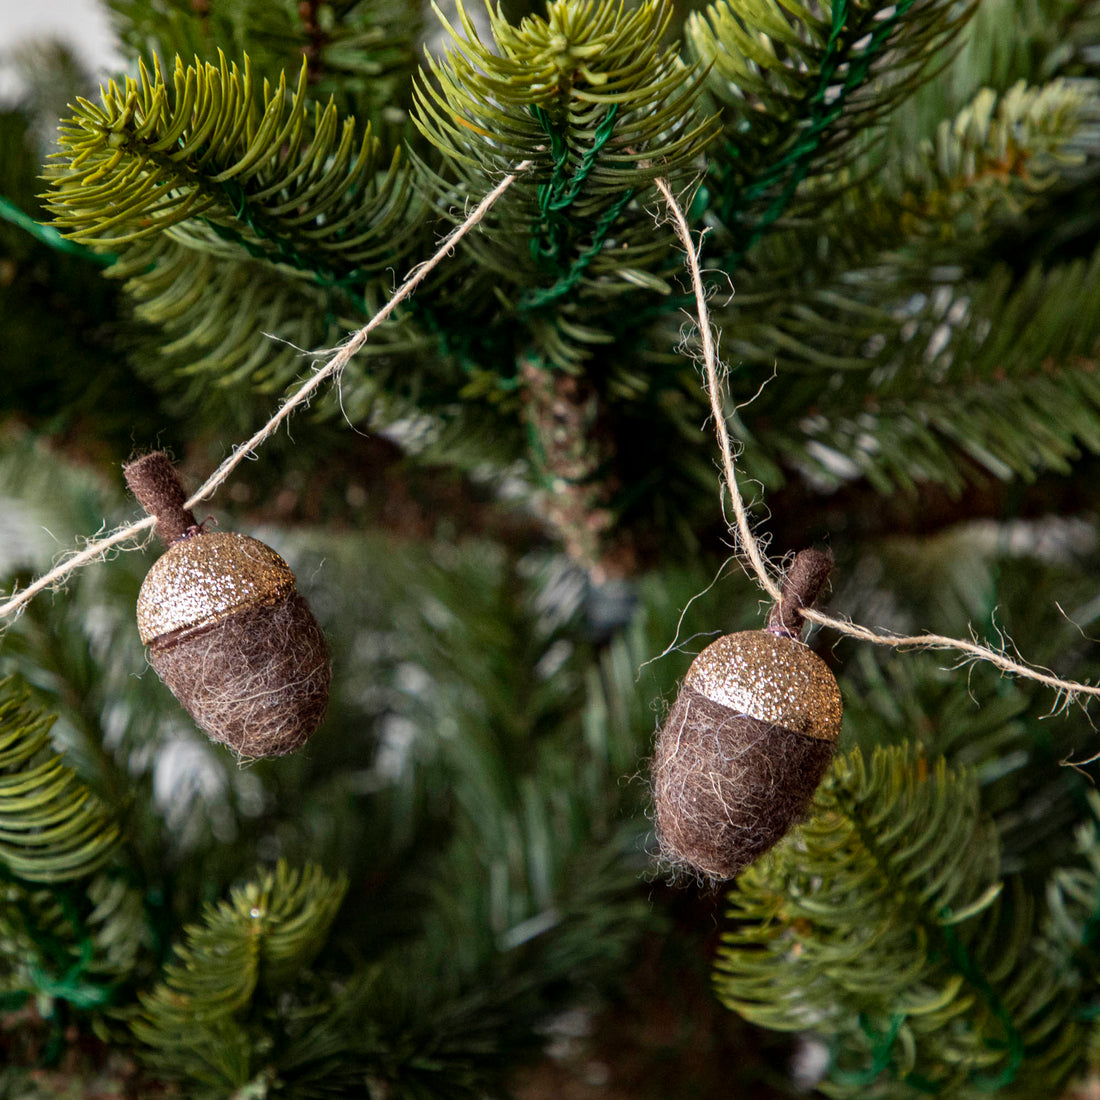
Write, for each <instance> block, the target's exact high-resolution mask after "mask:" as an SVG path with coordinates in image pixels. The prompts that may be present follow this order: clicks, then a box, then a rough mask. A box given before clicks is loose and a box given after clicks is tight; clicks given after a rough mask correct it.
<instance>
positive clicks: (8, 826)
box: [0, 678, 121, 883]
mask: <svg viewBox="0 0 1100 1100" xmlns="http://www.w3.org/2000/svg"><path fill="white" fill-rule="evenodd" d="M53 722H54V719H53V718H52V717H49V716H47V715H44V714H42V713H40V712H37V711H34V710H32V709H31V708H30V707H29V705H28V697H27V695H26V694H25V693H20V692H19V691H18V689H17V688H16V686H15V684H14V681H13V680H12V679H11V678H8V679H5V680H3V681H0V865H2V866H3V867H5V868H7V870H8V871H9V872H10V873H11V874H13V875H15V876H16V877H17V878H19V879H21V880H22V881H24V882H41V883H49V882H66V881H71V880H73V879H79V878H82V877H84V876H86V875H90V874H91V873H92V872H93V871H95V870H97V869H98V868H99V867H101V866H103V864H104V863H105V862H106V861H107V860H108V859H110V858H111V855H112V854H113V853H114V851H115V849H116V848H117V846H118V844H119V842H120V840H121V829H120V827H119V823H118V821H117V820H116V819H115V816H114V814H113V813H111V811H110V810H109V808H108V807H107V806H105V805H104V804H103V803H102V802H101V801H100V799H98V798H97V797H96V796H95V795H94V794H93V793H92V792H91V791H90V790H89V789H88V788H87V787H86V786H85V785H84V784H83V782H82V781H81V780H80V778H79V777H78V776H77V775H76V773H75V772H74V771H73V769H72V768H70V767H69V766H68V765H66V764H65V763H64V762H63V760H62V758H61V756H60V754H59V753H58V752H57V750H56V749H54V748H53V746H52V745H51V744H50V737H49V730H50V727H51V726H52V725H53Z"/></svg>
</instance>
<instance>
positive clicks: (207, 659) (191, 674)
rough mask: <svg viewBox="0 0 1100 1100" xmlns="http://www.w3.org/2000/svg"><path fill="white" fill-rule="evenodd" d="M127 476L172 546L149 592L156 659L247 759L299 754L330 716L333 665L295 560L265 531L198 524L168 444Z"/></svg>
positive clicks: (216, 732)
mask: <svg viewBox="0 0 1100 1100" xmlns="http://www.w3.org/2000/svg"><path fill="white" fill-rule="evenodd" d="M125 475H126V482H127V484H128V485H129V486H130V490H131V492H133V494H134V496H135V497H137V499H138V501H139V502H140V503H141V505H142V507H143V508H144V509H145V510H146V511H147V512H148V513H149V514H150V515H153V516H155V517H156V520H157V534H158V535H159V536H160V538H161V539H162V541H163V542H164V543H165V544H166V546H167V547H168V549H167V550H166V551H165V552H164V554H162V555H161V556H160V557H159V558H158V559H157V560H156V561H155V562H154V563H153V567H152V568H151V569H150V570H149V572H148V574H146V577H145V580H144V581H143V582H142V585H141V590H140V591H139V593H138V601H137V620H138V632H139V633H140V635H141V640H142V642H144V643H145V644H146V645H147V646H148V647H149V663H150V664H151V665H152V666H153V668H154V669H155V670H156V673H157V675H158V676H159V677H160V678H161V679H162V680H163V681H164V683H165V684H166V685H167V687H168V688H169V690H170V691H171V692H172V694H173V695H174V696H175V697H176V698H177V699H178V700H179V701H180V703H182V704H183V706H184V709H185V710H187V712H188V713H189V714H190V715H191V717H192V718H194V720H195V721H196V722H197V723H198V724H199V726H201V727H202V729H204V730H205V731H206V732H207V733H208V734H209V735H210V736H211V737H212V738H213V739H214V740H215V741H220V742H221V743H222V744H224V745H228V746H229V747H230V748H231V749H234V750H235V751H236V752H237V753H238V754H239V755H240V756H242V757H262V756H283V755H285V754H286V753H289V752H293V751H294V750H295V749H297V748H298V747H300V746H301V745H302V744H303V743H304V742H305V741H306V739H307V738H308V737H309V736H310V734H312V733H313V732H314V730H316V729H317V727H318V726H319V725H320V723H321V719H322V718H323V717H324V713H325V708H326V707H327V705H328V690H329V681H330V680H331V678H332V670H331V669H330V667H329V661H328V650H327V648H326V646H325V639H324V635H323V634H322V633H321V628H320V627H319V626H318V625H317V620H316V619H314V617H313V613H312V612H311V611H310V609H309V605H308V604H307V603H306V601H305V600H304V599H303V598H302V597H301V596H299V595H298V593H297V592H296V591H295V587H294V574H293V573H292V572H291V569H290V566H289V565H287V563H286V562H285V561H283V559H282V558H281V557H280V556H279V555H278V554H276V553H275V551H274V550H272V549H271V547H269V546H267V545H265V544H264V543H262V542H260V541H259V540H258V539H254V538H249V537H248V536H247V535H238V534H235V533H234V532H232V531H205V530H203V529H202V528H201V527H200V526H199V525H197V524H196V523H195V517H194V515H193V514H192V513H191V512H189V511H188V510H187V509H186V508H185V507H184V502H185V500H186V497H185V495H184V492H183V488H182V486H181V485H180V483H179V479H178V478H177V476H176V471H175V469H174V468H173V466H172V463H171V461H170V460H169V459H168V456H167V455H165V454H164V453H163V452H161V451H157V452H154V453H153V454H149V455H145V456H144V457H143V458H140V459H138V460H137V461H135V462H132V463H130V464H129V465H127V466H126V467H125Z"/></svg>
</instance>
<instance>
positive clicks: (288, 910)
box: [131, 861, 347, 1095]
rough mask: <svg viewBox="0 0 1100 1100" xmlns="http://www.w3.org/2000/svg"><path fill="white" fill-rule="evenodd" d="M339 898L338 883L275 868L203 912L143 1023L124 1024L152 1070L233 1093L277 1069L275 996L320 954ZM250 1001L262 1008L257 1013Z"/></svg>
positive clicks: (144, 997)
mask: <svg viewBox="0 0 1100 1100" xmlns="http://www.w3.org/2000/svg"><path fill="white" fill-rule="evenodd" d="M346 889H347V881H346V879H345V878H344V877H343V876H337V877H329V876H328V875H326V874H325V873H324V872H323V871H321V869H320V868H319V867H316V866H313V865H306V866H305V867H303V868H302V869H301V870H295V869H292V868H290V867H288V866H287V864H286V863H285V862H282V861H280V862H279V863H278V864H277V865H276V867H275V868H274V869H273V870H271V871H268V872H265V873H264V874H263V875H261V876H260V877H259V878H258V879H256V880H255V881H253V882H249V883H247V884H245V885H243V886H240V887H236V888H234V889H233V890H232V891H230V895H229V898H228V899H227V900H225V901H221V902H219V903H218V904H217V905H212V906H209V907H207V909H206V911H205V913H204V915H203V921H202V923H201V924H194V925H188V926H187V927H186V928H185V929H184V935H185V942H184V943H183V944H180V945H178V946H177V947H176V961H175V962H171V963H169V964H168V965H167V966H166V967H165V970H164V977H163V979H162V980H161V982H160V983H159V984H158V985H156V986H155V987H154V988H153V989H152V990H151V991H149V992H148V993H145V994H141V995H140V997H139V1000H140V1003H141V1010H140V1014H138V1015H136V1016H135V1017H134V1019H133V1020H132V1021H131V1026H132V1028H133V1032H134V1035H135V1036H136V1037H137V1038H138V1039H139V1040H140V1041H141V1042H143V1043H145V1044H147V1046H148V1047H150V1048H152V1050H151V1051H149V1052H148V1054H149V1057H150V1059H151V1060H152V1061H153V1062H154V1063H155V1064H156V1065H157V1067H158V1069H159V1070H160V1071H161V1072H164V1073H172V1074H174V1075H177V1074H180V1075H183V1076H184V1077H185V1078H189V1079H191V1080H193V1081H197V1082H201V1083H203V1084H205V1085H206V1086H208V1087H209V1088H211V1089H215V1090H216V1089H219V1088H221V1089H234V1088H241V1087H242V1086H244V1085H247V1084H248V1083H249V1081H251V1080H253V1078H254V1077H255V1076H256V1075H257V1074H261V1075H262V1074H263V1073H264V1066H265V1064H266V1063H267V1062H269V1061H272V1060H274V1061H276V1062H277V1060H278V1051H277V1050H273V1049H272V1046H271V1042H272V1038H273V1035H272V1033H271V1030H270V1029H273V1028H275V1027H276V1026H277V1025H276V1023H275V1021H276V1020H277V1017H278V1014H279V1011H280V1005H279V1003H278V1000H277V996H276V995H277V994H278V993H279V992H280V991H283V990H286V989H288V988H291V987H292V986H293V984H294V981H295V979H296V978H298V977H300V975H301V972H302V970H303V969H304V968H305V967H307V965H308V963H309V962H310V961H311V960H312V959H313V957H314V956H315V955H316V954H317V952H318V951H319V950H320V949H321V947H322V946H323V945H324V942H325V938H326V936H327V933H328V929H329V926H330V925H331V924H332V921H333V919H334V918H335V916H336V912H337V910H338V909H339V907H340V903H341V901H342V899H343V896H344V892H345V890H346ZM254 998H258V999H259V1001H261V1002H262V1005H257V1006H256V1007H255V1008H254V1007H253V999H254ZM282 1010H283V1011H286V1010H287V1008H286V1006H285V1005H284V1006H282ZM265 1013H266V1016H267V1019H266V1026H265V1025H264V1023H263V1019H264V1017H265ZM250 1021H251V1023H250ZM223 1095H224V1093H223Z"/></svg>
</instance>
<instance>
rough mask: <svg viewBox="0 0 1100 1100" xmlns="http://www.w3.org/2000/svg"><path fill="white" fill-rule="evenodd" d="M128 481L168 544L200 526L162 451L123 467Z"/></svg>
mask: <svg viewBox="0 0 1100 1100" xmlns="http://www.w3.org/2000/svg"><path fill="white" fill-rule="evenodd" d="M123 473H124V474H125V475H126V484H127V485H129V486H130V492H132V493H133V494H134V496H135V497H137V499H138V503H139V504H140V505H141V506H142V508H144V509H145V511H146V512H148V513H149V515H151V516H155V517H156V520H157V535H158V536H160V539H161V541H162V542H163V543H164V545H165V546H171V545H172V543H174V542H178V541H179V540H180V539H181V538H183V536H184V535H185V534H187V532H188V531H189V530H190V529H191V528H192V527H195V526H197V525H196V523H195V515H194V513H193V512H191V511H189V510H188V509H187V508H185V507H184V504H185V503H186V501H187V495H186V493H184V491H183V486H182V485H181V484H180V480H179V477H178V476H177V475H176V468H175V467H174V466H173V465H172V461H171V459H169V457H168V456H167V455H166V454H165V453H164V452H163V451H153V453H152V454H147V455H144V456H143V457H142V458H139V459H136V460H135V461H133V462H130V463H128V464H127V465H126V466H124V467H123Z"/></svg>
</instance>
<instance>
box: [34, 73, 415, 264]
mask: <svg viewBox="0 0 1100 1100" xmlns="http://www.w3.org/2000/svg"><path fill="white" fill-rule="evenodd" d="M306 76H307V72H306V65H305V63H304V62H303V65H302V68H301V71H300V73H299V76H298V84H297V87H296V88H295V90H294V91H293V92H292V93H290V94H288V90H287V83H286V76H285V74H280V77H279V80H278V83H277V84H276V85H275V86H274V87H272V86H270V85H269V84H268V83H267V82H266V81H265V82H264V84H263V86H262V87H261V86H260V83H259V80H258V79H257V78H256V77H255V76H254V75H253V73H252V67H251V64H250V62H249V60H248V58H247V56H246V57H245V60H244V69H243V71H242V70H240V69H238V68H237V66H236V64H235V63H234V64H230V63H229V62H228V61H227V60H226V58H225V56H224V54H223V55H221V56H220V57H219V59H218V64H217V65H212V64H210V63H203V62H199V61H197V60H196V62H195V63H194V64H192V65H189V66H185V65H184V63H183V61H182V60H181V59H180V58H178V57H177V58H176V63H175V67H174V70H173V73H172V78H171V83H169V81H168V80H167V79H166V78H165V75H164V73H163V72H162V70H161V66H160V62H159V60H157V61H156V62H155V64H154V66H153V71H152V72H150V71H149V70H148V69H146V68H145V66H144V64H143V65H142V66H141V67H140V76H139V78H138V79H137V80H133V79H131V78H127V79H126V81H125V82H124V84H123V86H122V87H121V88H119V87H118V85H116V84H115V83H114V82H113V81H112V82H110V83H108V85H107V86H106V88H104V89H103V90H102V99H101V103H100V104H98V105H97V104H93V103H91V102H90V101H89V100H86V99H83V98H81V99H79V100H78V101H77V109H76V114H75V115H74V116H73V117H72V118H71V119H70V120H69V122H68V124H67V125H66V126H64V127H63V128H62V130H61V137H60V144H61V152H60V153H59V154H58V157H59V158H60V159H61V160H62V161H63V162H64V163H55V164H53V165H52V166H51V167H50V168H49V169H48V171H47V178H48V179H49V180H50V182H51V184H52V187H53V190H52V192H51V194H50V202H49V209H50V210H51V211H52V212H53V213H54V215H55V221H56V224H58V225H59V226H62V227H64V228H66V229H67V230H68V236H69V237H70V238H72V239H73V240H78V241H81V242H83V243H86V244H94V245H98V246H102V247H107V248H117V247H119V246H120V245H124V244H128V243H130V242H132V241H135V240H141V239H142V238H146V237H151V236H156V235H158V234H161V233H164V232H166V231H168V230H173V231H174V232H173V235H174V236H175V238H176V239H178V240H180V241H182V242H183V243H186V244H189V245H190V246H191V247H196V248H201V249H204V250H210V251H215V252H221V253H222V254H223V255H227V256H228V257H230V258H239V257H241V256H242V255H248V256H252V257H254V258H257V259H263V260H266V261H268V262H270V263H278V264H283V265H286V266H289V267H291V268H294V269H296V270H300V271H304V272H307V273H314V272H315V273H316V274H317V275H319V276H322V277H328V278H330V279H333V278H337V279H359V280H364V279H366V278H368V277H369V276H370V275H372V274H376V273H377V272H379V271H381V270H383V269H384V267H385V266H386V264H387V263H392V262H393V261H394V260H395V259H396V258H397V257H399V256H400V255H401V254H402V253H401V244H402V238H403V236H407V235H408V233H409V231H410V226H409V223H408V221H407V214H408V207H409V202H410V198H411V189H410V181H409V175H408V170H407V168H406V167H404V166H403V165H402V163H401V160H400V157H399V155H398V154H397V153H395V154H394V156H393V157H392V158H391V159H390V163H389V166H388V167H387V168H385V169H383V168H382V165H381V164H380V163H379V158H380V155H381V150H380V145H379V143H378V141H377V140H376V139H374V138H372V136H371V134H370V130H369V127H368V128H367V130H366V131H365V132H364V133H363V134H362V135H358V134H357V133H356V129H357V128H356V125H355V120H354V119H352V118H345V119H343V120H341V119H340V118H339V116H338V112H337V110H336V107H335V105H334V104H333V103H332V102H331V100H330V102H329V103H328V105H327V106H326V107H324V108H322V107H321V105H320V104H319V103H314V104H313V105H312V106H313V110H312V112H310V110H309V107H310V101H309V96H308V92H307V83H306ZM311 115H312V117H310V116H311Z"/></svg>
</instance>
